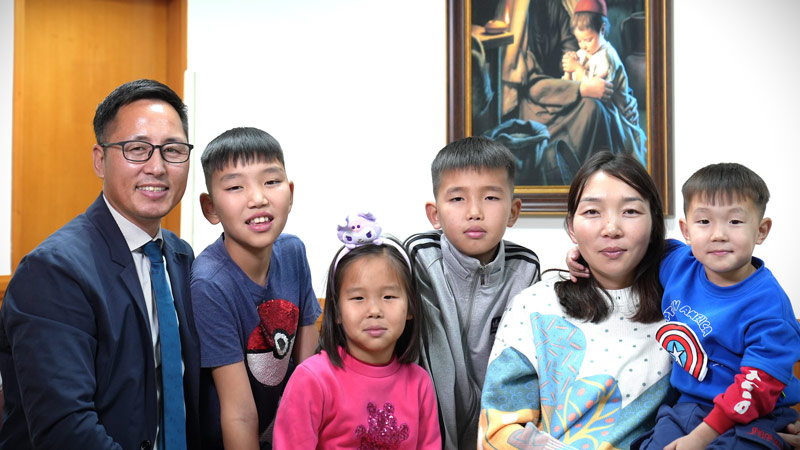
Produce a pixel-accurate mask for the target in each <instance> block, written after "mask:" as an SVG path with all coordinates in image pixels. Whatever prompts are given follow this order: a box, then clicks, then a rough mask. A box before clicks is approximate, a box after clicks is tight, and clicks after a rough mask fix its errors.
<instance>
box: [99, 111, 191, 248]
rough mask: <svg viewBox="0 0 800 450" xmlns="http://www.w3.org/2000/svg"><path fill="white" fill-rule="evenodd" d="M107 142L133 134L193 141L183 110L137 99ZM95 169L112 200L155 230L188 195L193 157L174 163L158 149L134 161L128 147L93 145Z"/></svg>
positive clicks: (160, 141) (157, 140)
mask: <svg viewBox="0 0 800 450" xmlns="http://www.w3.org/2000/svg"><path fill="white" fill-rule="evenodd" d="M105 135H106V136H105V141H106V142H105V143H109V142H120V141H128V140H140V141H146V142H149V143H151V144H155V145H160V144H166V143H168V142H187V137H186V134H185V133H184V131H183V125H182V124H181V119H180V117H179V116H178V112H177V111H175V109H174V108H173V107H172V106H170V105H169V104H167V103H165V102H163V101H160V100H137V101H135V102H132V103H129V104H127V105H125V106H123V107H121V108H120V109H119V111H118V112H117V116H116V118H115V119H114V122H112V123H111V124H110V125H109V127H108V130H106V133H105ZM92 152H93V161H94V171H95V173H96V174H97V176H98V177H100V178H102V179H103V192H104V194H105V196H106V198H107V199H108V202H109V203H110V204H111V206H113V207H114V209H116V210H117V211H118V212H119V213H120V214H122V215H123V216H124V217H125V218H126V219H128V220H130V221H131V222H133V223H134V224H135V225H136V226H138V227H139V228H141V229H143V230H144V231H146V232H147V233H149V234H150V235H151V236H153V235H155V233H156V232H157V231H158V227H159V225H160V224H161V218H162V217H164V216H165V215H167V213H169V212H170V211H171V210H172V208H174V207H175V205H177V204H178V202H179V201H180V200H181V198H182V197H183V192H184V191H185V190H186V178H187V176H188V175H189V162H188V161H187V162H184V163H179V164H174V163H168V162H166V161H164V160H163V159H162V158H161V153H160V152H159V151H158V150H156V151H154V152H153V155H152V156H151V157H150V159H149V160H147V161H146V162H131V161H128V160H126V159H125V157H124V156H123V155H122V147H120V146H118V145H115V146H111V147H108V148H106V149H105V150H104V149H103V148H102V147H100V146H99V145H95V146H94V147H93V149H92Z"/></svg>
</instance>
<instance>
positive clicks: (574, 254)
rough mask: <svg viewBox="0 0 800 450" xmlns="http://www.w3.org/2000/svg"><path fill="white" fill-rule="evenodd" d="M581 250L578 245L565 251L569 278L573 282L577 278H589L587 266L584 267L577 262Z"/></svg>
mask: <svg viewBox="0 0 800 450" xmlns="http://www.w3.org/2000/svg"><path fill="white" fill-rule="evenodd" d="M580 257H581V252H580V250H578V247H572V248H571V249H569V251H567V268H569V279H570V280H572V282H573V283H577V282H578V278H589V268H588V267H584V266H583V265H582V264H581V263H579V262H578V258H580Z"/></svg>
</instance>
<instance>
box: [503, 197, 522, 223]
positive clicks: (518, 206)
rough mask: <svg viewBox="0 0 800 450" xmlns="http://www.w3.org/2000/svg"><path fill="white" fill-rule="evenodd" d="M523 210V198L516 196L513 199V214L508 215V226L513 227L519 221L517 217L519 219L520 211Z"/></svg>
mask: <svg viewBox="0 0 800 450" xmlns="http://www.w3.org/2000/svg"><path fill="white" fill-rule="evenodd" d="M521 210H522V200H520V199H518V198H515V199H513V200H511V214H510V215H509V216H508V224H506V226H507V227H509V228H511V227H513V226H514V224H515V223H517V219H519V212H520V211H521Z"/></svg>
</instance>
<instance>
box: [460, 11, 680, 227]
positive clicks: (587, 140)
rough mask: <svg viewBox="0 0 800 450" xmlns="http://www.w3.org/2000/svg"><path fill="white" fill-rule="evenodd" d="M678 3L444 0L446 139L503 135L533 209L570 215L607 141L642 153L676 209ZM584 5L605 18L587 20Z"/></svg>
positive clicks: (669, 207) (610, 146)
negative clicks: (573, 195)
mask: <svg viewBox="0 0 800 450" xmlns="http://www.w3.org/2000/svg"><path fill="white" fill-rule="evenodd" d="M576 7H577V8H576ZM587 8H588V9H587ZM576 9H577V12H578V13H580V14H578V17H577V18H575V20H576V22H575V23H576V24H577V27H575V28H573V26H572V24H573V23H572V21H573V17H574V16H575V15H576ZM671 9H672V5H671V0H606V1H603V0H580V1H579V0H447V20H448V23H447V31H448V51H447V57H448V93H447V97H448V117H447V127H448V130H447V131H448V132H447V136H448V141H453V140H456V139H460V138H462V137H465V136H477V135H482V136H486V137H489V138H491V139H494V140H497V141H500V142H502V143H503V144H505V145H506V146H507V147H508V148H509V149H510V150H511V152H512V153H513V154H514V156H515V159H516V163H517V175H516V177H515V183H516V188H515V192H514V194H515V196H517V197H519V198H520V199H521V200H522V211H523V213H524V214H527V215H551V214H560V213H561V214H563V213H564V212H565V211H566V201H567V193H568V191H569V185H570V183H571V182H572V178H573V177H574V175H575V172H576V171H577V170H578V168H579V167H580V166H581V165H582V163H583V162H584V161H585V160H586V159H588V158H589V157H590V156H591V155H592V154H593V153H594V152H597V151H600V150H611V151H612V152H616V153H629V154H632V155H633V156H635V157H636V158H637V159H639V160H640V161H641V162H642V164H643V165H645V167H646V168H647V170H648V172H649V173H650V175H651V176H652V177H653V179H654V180H655V182H656V185H657V186H658V188H659V190H660V192H661V195H662V198H663V199H664V208H665V213H667V214H668V215H672V214H673V213H674V211H673V210H674V206H673V199H672V186H671V185H672V133H671V129H672V82H671V67H672V61H671V40H672V38H671ZM587 11H589V12H592V13H594V14H599V12H602V13H601V14H599V15H600V16H601V18H602V17H603V16H604V17H605V19H603V20H602V21H601V22H597V21H595V22H592V24H591V25H590V22H587V20H589V19H585V17H588V16H590V15H591V14H586V12H587ZM579 19H581V20H583V22H579V21H578V20H579ZM598 20H599V19H598ZM598 23H601V25H599V29H597V28H598V25H597V24H598ZM592 27H594V28H592ZM592 32H593V33H594V35H592ZM586 33H589V36H586ZM592 36H594V37H595V43H594V45H593V46H592V44H591V39H588V38H590V37H592ZM598 36H602V39H601V38H600V37H598ZM578 38H580V42H579V40H578ZM587 42H589V44H587Z"/></svg>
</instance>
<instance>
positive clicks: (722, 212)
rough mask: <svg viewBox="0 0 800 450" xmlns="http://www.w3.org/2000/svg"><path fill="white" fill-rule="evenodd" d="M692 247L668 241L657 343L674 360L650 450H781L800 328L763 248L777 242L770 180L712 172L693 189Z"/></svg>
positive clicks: (694, 180) (687, 223)
mask: <svg viewBox="0 0 800 450" xmlns="http://www.w3.org/2000/svg"><path fill="white" fill-rule="evenodd" d="M682 191H683V199H684V213H685V215H686V217H685V218H684V219H680V228H681V232H682V233H683V237H684V239H685V240H686V243H687V244H689V246H686V245H684V244H682V243H680V242H678V241H668V242H667V252H666V256H665V257H664V260H663V261H662V262H661V269H660V278H661V284H662V285H663V286H664V297H663V300H662V309H663V312H664V318H665V319H666V321H667V323H666V324H665V325H663V326H662V327H661V328H660V329H659V331H658V333H657V335H656V338H657V339H658V340H659V342H660V343H661V345H662V347H664V349H666V350H667V352H668V353H669V354H670V355H671V356H672V357H673V359H674V365H673V369H672V373H671V376H670V383H671V384H672V386H673V387H675V388H676V389H677V390H678V391H679V392H680V394H681V396H680V398H679V399H678V403H677V404H676V405H674V406H670V405H664V406H662V407H661V409H660V410H659V412H658V418H657V421H656V425H655V427H654V429H653V430H652V432H651V435H650V436H649V438H648V439H646V440H645V441H644V443H643V444H642V446H641V447H640V448H658V449H659V450H660V449H662V448H665V447H666V448H669V449H673V448H676V447H677V448H703V449H704V448H706V447H707V446H709V445H712V446H715V447H714V448H754V447H755V448H762V447H763V448H781V447H787V448H788V445H786V443H785V442H784V441H783V439H781V437H779V436H778V433H777V430H783V429H784V428H785V427H786V426H787V425H788V424H791V423H793V422H794V421H795V420H796V418H797V413H796V412H795V411H794V410H793V409H791V405H794V404H796V403H798V402H800V381H798V379H797V378H795V376H794V375H793V373H792V367H793V366H794V363H795V362H796V361H797V360H798V358H800V324H798V321H797V319H796V318H795V314H794V311H793V310H792V304H791V302H790V300H789V297H788V296H787V295H786V293H785V292H784V291H783V289H782V288H781V286H780V284H778V281H777V280H776V279H775V277H774V276H773V275H772V272H770V271H769V270H768V269H767V268H766V266H765V265H764V262H763V261H762V260H760V259H758V258H756V257H754V256H753V249H754V247H755V246H756V245H758V244H761V243H762V242H764V240H765V239H766V238H767V235H768V234H769V230H770V228H771V227H772V220H771V219H770V218H768V217H764V211H765V210H766V207H767V201H768V200H769V190H768V189H767V185H766V183H764V180H763V179H761V177H759V176H758V175H757V174H756V173H755V172H753V171H752V170H750V169H748V168H747V167H744V166H742V165H740V164H735V163H720V164H712V165H710V166H706V167H704V168H702V169H700V170H698V171H697V172H695V173H694V174H693V175H692V176H691V177H690V178H689V179H688V180H687V181H686V183H685V184H684V185H683V189H682Z"/></svg>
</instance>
